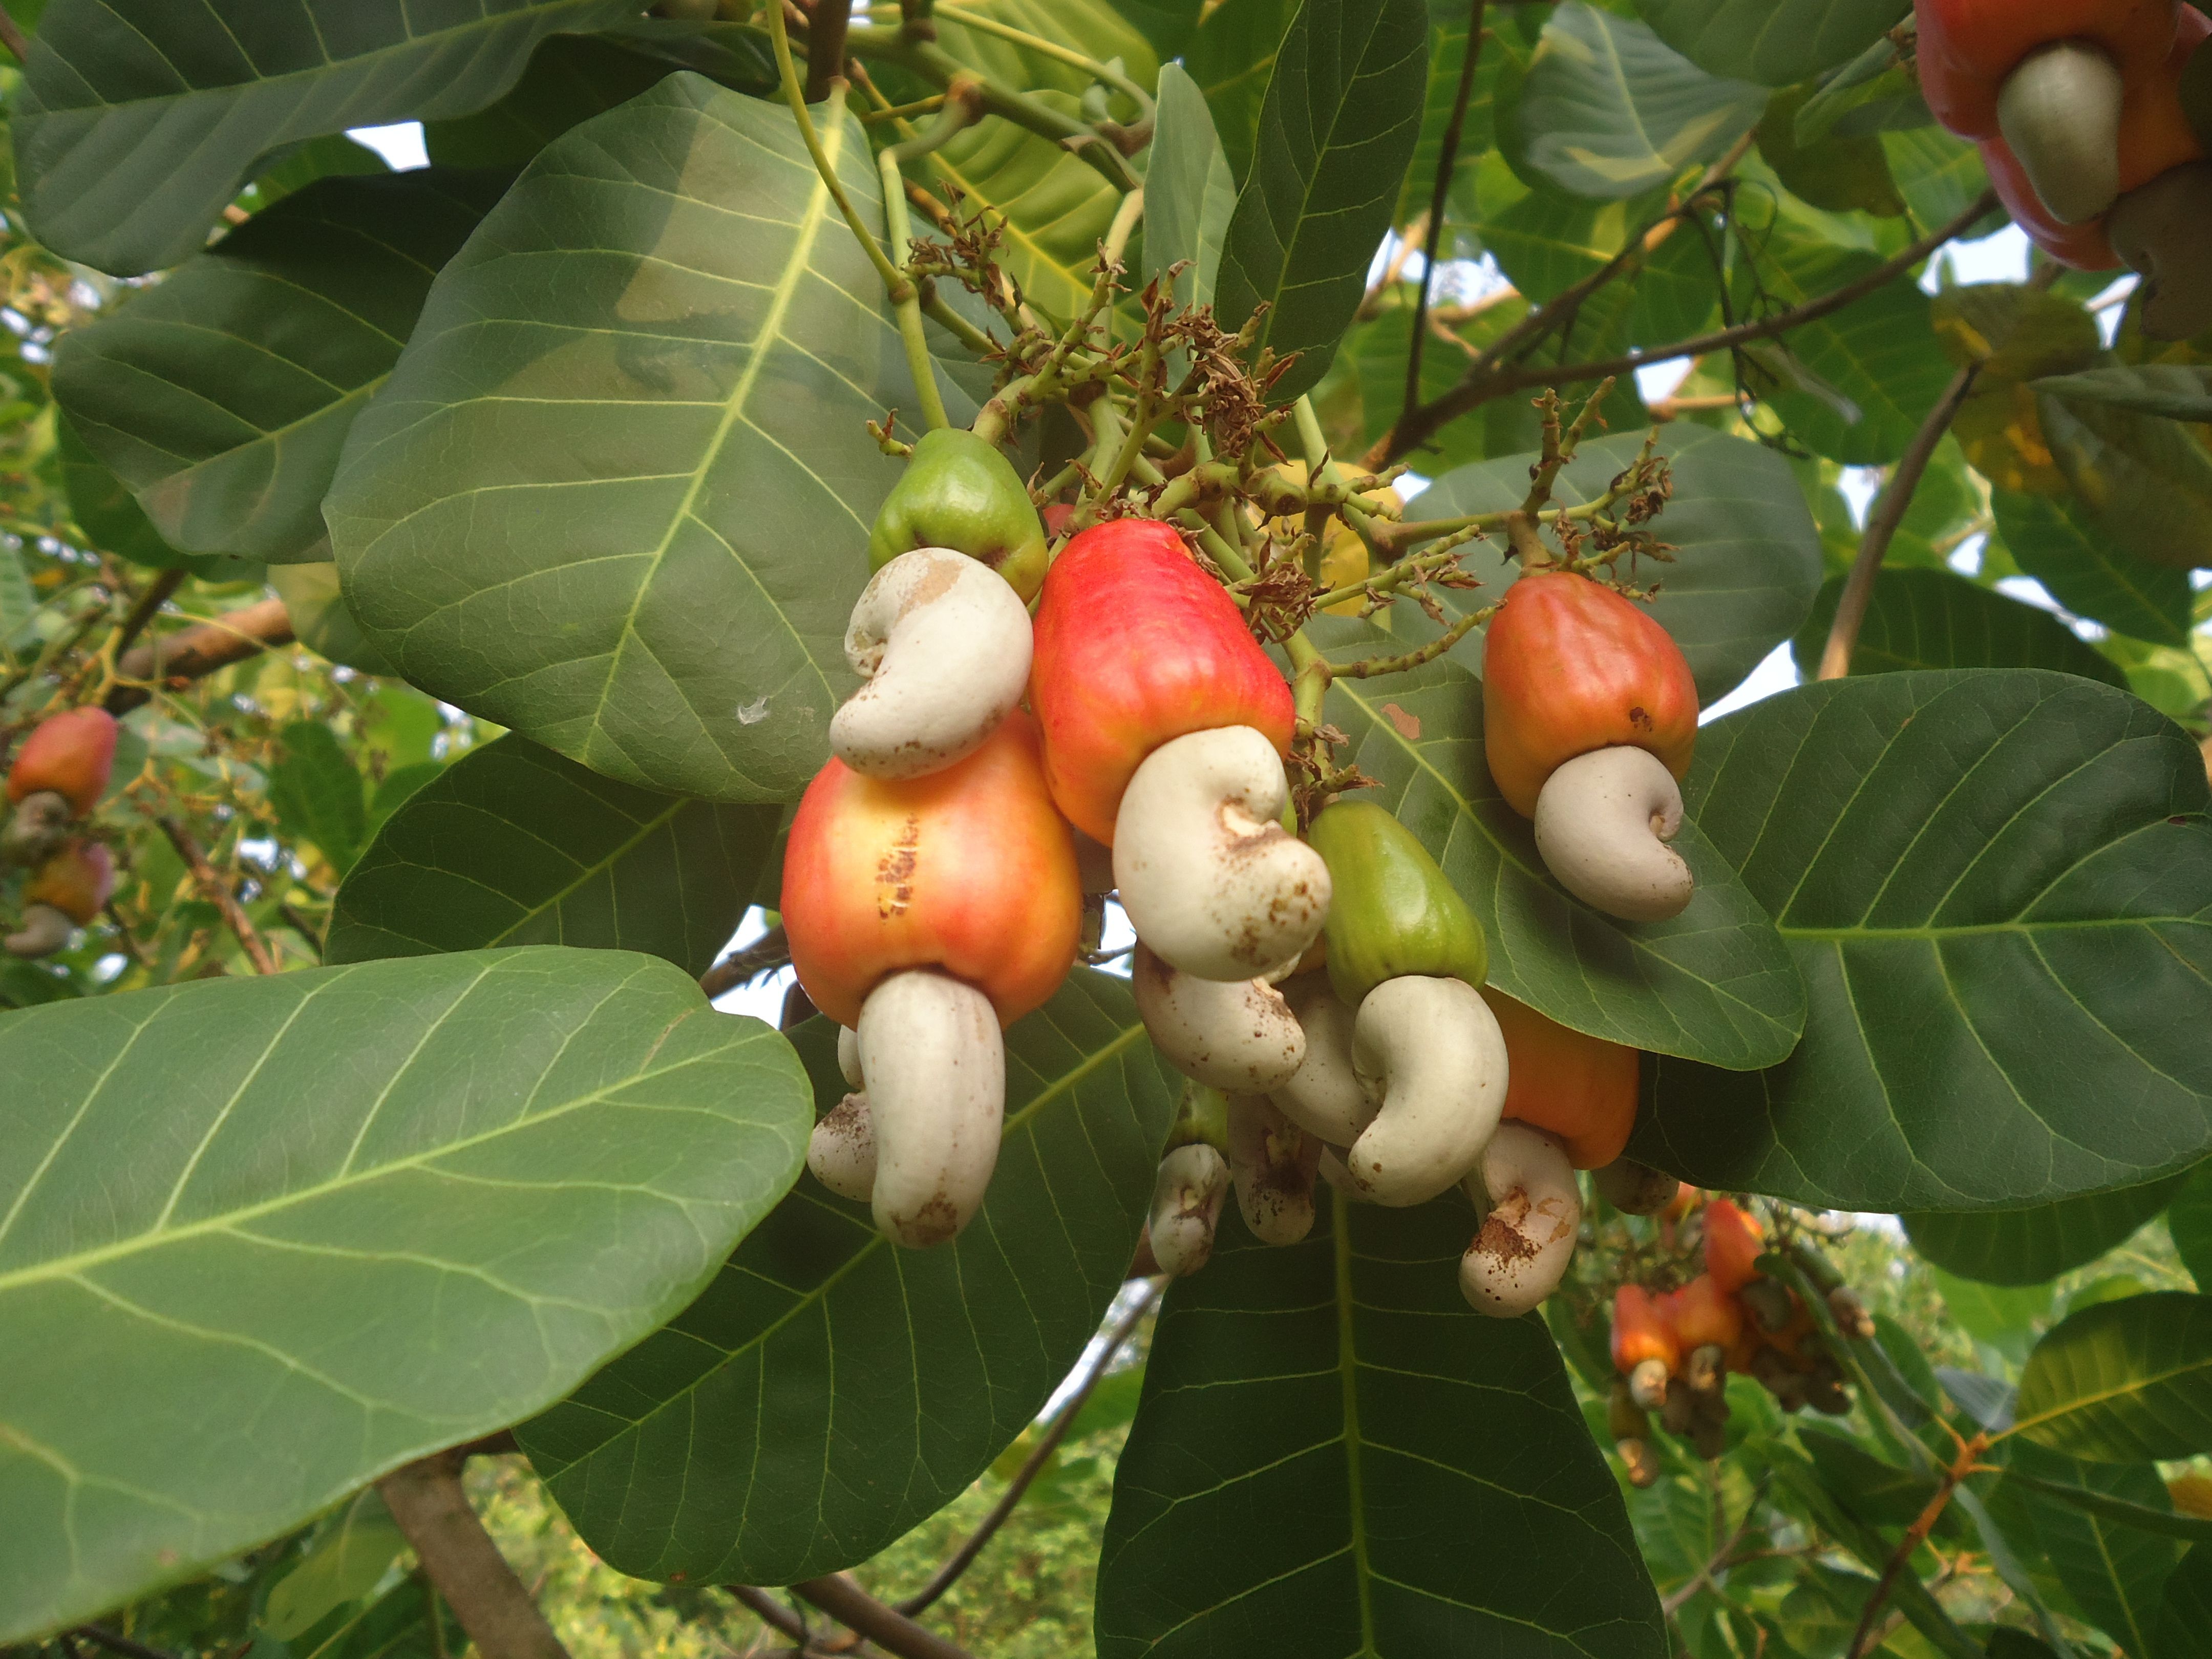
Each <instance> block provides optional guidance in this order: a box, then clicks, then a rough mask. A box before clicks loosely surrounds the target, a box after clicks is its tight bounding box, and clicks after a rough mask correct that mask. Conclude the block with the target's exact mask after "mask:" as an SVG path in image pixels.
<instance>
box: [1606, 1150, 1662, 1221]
mask: <svg viewBox="0 0 2212 1659" xmlns="http://www.w3.org/2000/svg"><path fill="white" fill-rule="evenodd" d="M1590 1180H1591V1181H1592V1182H1595V1185H1596V1187H1597V1190H1598V1193H1599V1194H1600V1196H1601V1197H1602V1198H1603V1199H1604V1200H1605V1201H1606V1202H1607V1203H1608V1204H1610V1205H1612V1206H1613V1208H1614V1209H1616V1210H1618V1211H1620V1212H1621V1214H1623V1215H1656V1214H1658V1213H1659V1212H1660V1211H1662V1210H1663V1209H1665V1208H1666V1207H1667V1206H1668V1205H1669V1204H1672V1203H1673V1202H1674V1194H1676V1193H1678V1192H1680V1191H1681V1189H1682V1183H1681V1182H1679V1181H1677V1180H1675V1179H1674V1176H1670V1175H1668V1174H1665V1173H1664V1172H1662V1171H1661V1170H1655V1169H1653V1168H1652V1167H1651V1166H1650V1164H1638V1162H1637V1161H1636V1160H1635V1159H1634V1158H1615V1159H1613V1162H1612V1163H1610V1164H1605V1165H1602V1166H1601V1167H1600V1168H1598V1169H1595V1170H1591V1171H1590Z"/></svg>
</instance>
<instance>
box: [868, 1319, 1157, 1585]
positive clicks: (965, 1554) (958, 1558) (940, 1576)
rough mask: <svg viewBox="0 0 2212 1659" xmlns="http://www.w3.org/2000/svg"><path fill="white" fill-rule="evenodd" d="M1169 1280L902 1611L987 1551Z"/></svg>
mask: <svg viewBox="0 0 2212 1659" xmlns="http://www.w3.org/2000/svg"><path fill="white" fill-rule="evenodd" d="M1166 1285H1167V1280H1166V1279H1155V1280H1153V1281H1152V1285H1151V1287H1150V1288H1149V1289H1147V1290H1146V1292H1145V1294H1144V1295H1143V1296H1142V1297H1139V1299H1138V1302H1137V1305H1136V1306H1135V1307H1133V1308H1132V1309H1130V1310H1129V1311H1128V1312H1127V1313H1126V1314H1124V1315H1123V1316H1121V1322H1120V1323H1118V1324H1116V1325H1115V1327H1114V1328H1113V1329H1112V1330H1110V1331H1109V1332H1108V1333H1107V1334H1106V1346H1105V1347H1104V1349H1103V1352H1100V1354H1099V1356H1098V1363H1097V1364H1095V1365H1093V1366H1091V1370H1090V1373H1089V1375H1087V1376H1085V1377H1084V1379H1083V1381H1082V1383H1080V1384H1079V1385H1078V1386H1077V1388H1076V1390H1075V1392H1074V1393H1073V1394H1072V1395H1069V1396H1068V1397H1067V1400H1066V1403H1065V1404H1064V1405H1062V1406H1061V1407H1060V1411H1059V1413H1058V1415H1056V1416H1055V1417H1054V1419H1052V1426H1051V1427H1050V1428H1048V1429H1047V1430H1046V1431H1044V1433H1043V1435H1042V1437H1040V1438H1039V1439H1038V1441H1037V1443H1036V1448H1035V1449H1033V1450H1032V1451H1031V1452H1030V1455H1029V1457H1028V1459H1027V1461H1026V1462H1024V1463H1023V1464H1022V1467H1021V1468H1020V1470H1019V1471H1018V1473H1017V1474H1015V1476H1014V1478H1013V1479H1012V1480H1010V1481H1008V1482H1007V1483H1006V1491H1005V1492H1001V1493H1000V1495H999V1501H998V1502H997V1503H996V1504H993V1505H992V1506H991V1512H990V1513H989V1514H988V1515H987V1516H984V1517H983V1519H982V1520H981V1522H979V1523H978V1524H977V1526H976V1528H975V1531H974V1532H972V1533H970V1534H968V1540H967V1541H966V1542H965V1543H963V1544H962V1545H961V1546H960V1547H959V1548H958V1549H957V1550H955V1551H953V1553H952V1554H951V1558H950V1559H947V1560H946V1561H945V1565H943V1566H941V1567H939V1568H938V1570H937V1571H935V1572H933V1573H932V1574H931V1575H930V1577H929V1582H928V1583H927V1584H924V1585H923V1586H922V1587H921V1589H918V1590H916V1591H915V1593H914V1594H913V1595H909V1596H908V1597H907V1598H906V1600H905V1601H901V1602H900V1603H899V1604H898V1611H899V1612H901V1613H906V1614H908V1615H912V1614H914V1613H921V1612H922V1611H923V1610H924V1609H925V1608H927V1607H928V1606H929V1605H930V1604H931V1603H932V1602H933V1601H936V1600H937V1598H938V1597H939V1596H940V1595H944V1594H945V1591H947V1590H949V1589H951V1588H952V1586H953V1584H954V1583H955V1582H956V1581H957V1580H958V1578H959V1577H960V1575H961V1574H962V1573H963V1572H965V1571H968V1569H969V1566H970V1565H972V1564H973V1563H974V1561H975V1558H976V1557H977V1556H978V1555H980V1554H981V1553H983V1546H984V1545H986V1544H987V1543H989V1542H990V1541H991V1535H992V1534H994V1533H995V1532H997V1531H998V1530H999V1528H1000V1527H1002V1526H1004V1525H1005V1524H1006V1517H1007V1516H1010V1515H1012V1513H1013V1512H1014V1506H1015V1505H1016V1504H1018V1503H1020V1502H1021V1501H1022V1494H1023V1493H1024V1492H1027V1491H1028V1490H1029V1489H1030V1482H1032V1481H1033V1480H1036V1478H1037V1476H1039V1475H1040V1474H1043V1473H1044V1468H1045V1465H1046V1464H1047V1463H1048V1462H1051V1461H1052V1455H1053V1453H1054V1452H1055V1451H1057V1450H1059V1449H1060V1442H1061V1441H1062V1440H1064V1439H1066V1437H1067V1431H1068V1430H1069V1429H1070V1428H1072V1427H1073V1425H1074V1423H1075V1419H1076V1417H1077V1415H1078V1413H1080V1412H1081V1411H1082V1410H1083V1402H1084V1401H1086V1400H1088V1399H1090V1398H1091V1390H1092V1389H1096V1388H1097V1386H1098V1384H1099V1383H1100V1382H1102V1381H1103V1379H1104V1377H1105V1376H1106V1370H1107V1367H1109V1365H1111V1364H1113V1363H1114V1358H1115V1355H1117V1354H1119V1353H1120V1352H1121V1350H1122V1349H1123V1348H1125V1347H1126V1346H1128V1342H1129V1339H1130V1338H1131V1337H1132V1336H1133V1335H1134V1334H1136V1330H1137V1327H1138V1326H1139V1324H1140V1323H1142V1322H1143V1321H1144V1317H1145V1316H1146V1314H1148V1313H1150V1312H1151V1311H1152V1304H1154V1303H1156V1302H1158V1300H1159V1298H1160V1292H1161V1291H1162V1290H1164V1289H1165V1288H1166Z"/></svg>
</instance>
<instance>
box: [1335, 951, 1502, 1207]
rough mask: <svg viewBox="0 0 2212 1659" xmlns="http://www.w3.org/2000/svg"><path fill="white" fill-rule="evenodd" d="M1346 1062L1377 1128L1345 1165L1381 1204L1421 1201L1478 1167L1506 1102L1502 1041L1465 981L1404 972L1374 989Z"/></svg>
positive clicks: (1366, 1132) (1364, 1134)
mask: <svg viewBox="0 0 2212 1659" xmlns="http://www.w3.org/2000/svg"><path fill="white" fill-rule="evenodd" d="M1352 1065H1353V1066H1354V1068H1355V1069H1356V1070H1357V1071H1358V1073H1359V1078H1360V1081H1361V1082H1362V1083H1364V1085H1366V1087H1367V1092H1368V1095H1369V1097H1370V1099H1372V1098H1375V1097H1378V1096H1379V1097H1380V1098H1381V1101H1382V1106H1381V1109H1380V1110H1378V1111H1377V1112H1376V1114H1375V1120H1374V1121H1373V1122H1371V1123H1370V1124H1369V1125H1368V1126H1367V1127H1365V1128H1364V1129H1362V1130H1361V1131H1360V1132H1359V1138H1358V1139H1357V1140H1355V1141H1353V1142H1352V1146H1351V1148H1350V1150H1349V1151H1348V1152H1346V1155H1345V1160H1344V1162H1345V1167H1346V1169H1347V1170H1350V1171H1351V1174H1352V1182H1353V1184H1354V1185H1355V1186H1356V1187H1357V1188H1358V1189H1359V1191H1360V1194H1361V1195H1362V1196H1364V1197H1365V1198H1367V1199H1370V1200H1372V1201H1373V1202H1375V1203H1377V1204H1390V1205H1407V1204H1421V1203H1425V1202H1426V1201H1427V1200H1430V1199H1432V1198H1434V1197H1435V1196H1436V1195H1437V1194H1438V1193H1440V1192H1443V1190H1444V1189H1445V1188H1448V1187H1450V1186H1452V1185H1453V1184H1455V1182H1458V1180H1459V1179H1460V1177H1461V1176H1464V1175H1466V1174H1467V1172H1468V1170H1471V1169H1473V1168H1474V1162H1475V1159H1476V1158H1480V1156H1481V1155H1482V1149H1483V1147H1484V1146H1486V1145H1487V1144H1488V1143H1489V1140H1490V1137H1491V1133H1492V1131H1493V1130H1494V1129H1496V1128H1497V1127H1498V1113H1499V1111H1500V1110H1501V1109H1503V1108H1504V1104H1505V1079H1506V1062H1505V1034H1504V1032H1502V1031H1500V1030H1498V1018H1497V1016H1496V1015H1494V1014H1492V1012H1490V1005H1489V1004H1488V1003H1486V1002H1485V1001H1484V1000H1482V996H1481V994H1480V992H1478V991H1476V989H1475V988H1474V987H1473V986H1472V985H1469V984H1468V983H1467V981H1464V980H1457V979H1432V978H1430V977H1429V976H1428V975H1425V974H1407V975H1401V976H1400V977H1399V978H1397V979H1386V980H1384V981H1383V983H1381V984H1380V985H1378V986H1376V987H1375V988H1374V989H1373V990H1371V991H1370V992H1369V993H1368V994H1367V995H1366V996H1365V998H1364V999H1363V1000H1362V1001H1361V1002H1360V1005H1359V1012H1358V1016H1357V1017H1356V1018H1355V1019H1354V1020H1353V1022H1352Z"/></svg>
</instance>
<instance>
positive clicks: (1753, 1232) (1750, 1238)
mask: <svg viewBox="0 0 2212 1659" xmlns="http://www.w3.org/2000/svg"><path fill="white" fill-rule="evenodd" d="M1765 1248H1766V1233H1765V1229H1763V1228H1762V1227H1760V1226H1759V1223H1758V1222H1756V1221H1754V1220H1753V1219H1752V1218H1751V1217H1749V1216H1748V1215H1746V1214H1745V1213H1744V1212H1742V1211H1741V1209H1739V1208H1737V1207H1736V1206H1735V1205H1734V1204H1733V1203H1731V1202H1730V1201H1729V1200H1727V1199H1725V1198H1717V1199H1715V1200H1713V1201H1712V1202H1711V1203H1710V1204H1708V1205H1706V1206H1705V1271H1706V1272H1707V1273H1710V1274H1711V1275H1712V1280H1713V1283H1714V1284H1715V1285H1717V1286H1719V1288H1720V1289H1721V1290H1722V1291H1723V1292H1724V1293H1726V1294H1729V1295H1734V1294H1735V1292H1737V1291H1741V1290H1742V1289H1743V1287H1744V1286H1745V1285H1748V1284H1750V1283H1751V1281H1752V1280H1753V1279H1756V1278H1758V1277H1759V1268H1758V1267H1757V1266H1756V1265H1755V1264H1756V1263H1757V1262H1758V1261H1759V1252H1760V1251H1761V1250H1763V1249H1765Z"/></svg>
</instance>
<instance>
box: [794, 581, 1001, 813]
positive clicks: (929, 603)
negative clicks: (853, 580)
mask: <svg viewBox="0 0 2212 1659" xmlns="http://www.w3.org/2000/svg"><path fill="white" fill-rule="evenodd" d="M845 659H846V660H847V661H848V662H849V663H851V664H852V665H853V669H854V672H855V673H858V674H860V675H862V676H864V677H866V679H867V682H868V683H867V684H866V685H864V686H862V687H861V688H860V690H857V691H855V692H854V694H853V695H852V696H849V697H848V698H847V699H846V700H845V706H844V707H843V708H840V709H839V710H838V711H837V713H836V715H835V716H834V717H833V718H832V719H831V720H830V721H829V746H830V748H832V749H834V750H836V752H837V757H838V759H840V760H842V761H843V762H844V763H845V764H846V765H848V766H849V767H851V768H852V769H854V771H855V772H865V773H866V774H867V775H868V776H870V777H872V778H918V777H921V776H922V775H925V774H927V773H930V772H935V771H939V770H941V769H944V768H945V767H947V766H950V765H951V764H952V763H953V762H955V761H957V760H964V759H965V758H966V757H969V755H972V754H974V753H975V750H977V749H979V748H981V746H982V744H983V739H984V738H987V737H989V736H990V735H991V733H992V732H993V731H994V729H995V728H996V727H997V726H998V724H999V722H1000V720H1004V719H1006V715H1007V714H1008V712H1009V711H1011V710H1012V708H1013V707H1014V705H1015V704H1017V703H1018V702H1020V701H1021V700H1022V692H1023V690H1024V688H1025V687H1026V686H1027V685H1028V684H1029V677H1030V613H1029V611H1028V610H1027V609H1026V608H1025V607H1024V605H1023V604H1022V600H1021V596H1020V595H1019V594H1018V593H1016V592H1014V590H1013V589H1012V588H1011V587H1009V586H1007V585H1006V578H1005V577H1003V576H1001V575H1000V574H998V573H997V572H996V571H994V570H993V569H992V568H990V567H989V566H987V565H984V564H980V563H978V562H976V561H975V560H974V559H970V558H967V557H965V556H963V555H961V554H958V553H955V552H953V551H951V550H950V549H947V548H942V547H917V548H915V550H913V551H912V552H910V553H902V554H900V555H899V556H898V557H896V559H893V560H892V561H891V562H890V563H889V564H887V565H885V566H884V568H882V569H881V570H878V572H876V574H875V575H874V576H873V577H872V579H871V580H870V581H869V583H868V585H867V586H866V587H865V588H863V589H862V590H861V592H860V603H859V604H857V605H854V607H853V619H852V623H851V625H850V626H848V628H847V629H846V630H845Z"/></svg>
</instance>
